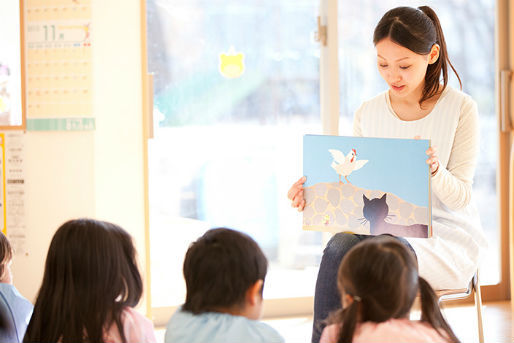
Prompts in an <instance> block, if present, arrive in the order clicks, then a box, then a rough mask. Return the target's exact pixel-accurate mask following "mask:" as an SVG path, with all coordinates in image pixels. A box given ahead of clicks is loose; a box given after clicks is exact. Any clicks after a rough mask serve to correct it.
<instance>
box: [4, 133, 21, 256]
mask: <svg viewBox="0 0 514 343" xmlns="http://www.w3.org/2000/svg"><path fill="white" fill-rule="evenodd" d="M24 146H25V144H24V135H23V133H22V132H21V131H20V132H17V131H8V132H1V133H0V159H1V160H0V174H1V177H0V188H1V189H0V225H1V227H2V232H3V233H4V234H6V235H7V237H8V238H9V241H10V242H11V245H12V246H13V248H14V251H15V252H16V254H24V253H26V238H27V226H26V217H25V168H24V160H25V151H24V150H25V147H24Z"/></svg>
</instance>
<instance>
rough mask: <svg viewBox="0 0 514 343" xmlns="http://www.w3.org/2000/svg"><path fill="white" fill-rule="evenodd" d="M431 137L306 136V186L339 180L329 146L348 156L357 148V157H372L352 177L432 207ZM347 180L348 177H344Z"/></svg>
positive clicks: (357, 183) (369, 186)
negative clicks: (427, 151)
mask: <svg viewBox="0 0 514 343" xmlns="http://www.w3.org/2000/svg"><path fill="white" fill-rule="evenodd" d="M429 146H430V142H429V141H428V140H421V139H420V140H416V139H396V138H369V137H346V136H321V135H305V136H304V138H303V175H305V176H306V177H307V181H306V182H305V184H304V186H305V187H309V186H312V185H314V184H316V183H319V182H338V181H339V175H338V174H337V173H336V171H335V170H334V169H333V168H332V167H331V166H330V165H331V164H332V161H333V158H332V155H331V154H330V152H329V151H328V149H337V150H340V151H341V152H342V153H343V154H344V155H345V156H346V155H347V154H348V153H349V152H350V150H351V149H355V150H356V151H357V160H368V163H366V164H365V165H364V166H363V167H362V168H361V169H359V170H356V171H354V172H352V174H350V176H348V180H350V182H351V183H352V184H353V185H355V186H357V187H361V188H365V189H369V190H381V191H384V192H388V193H393V194H395V195H397V196H398V197H400V198H402V199H404V200H406V201H409V202H411V203H413V204H415V205H418V206H424V207H428V203H429V193H428V192H429V169H428V165H427V164H426V162H425V161H426V159H427V158H428V156H427V155H426V153H425V151H426V150H427V149H428V148H429ZM343 181H344V182H346V181H345V180H344V177H343Z"/></svg>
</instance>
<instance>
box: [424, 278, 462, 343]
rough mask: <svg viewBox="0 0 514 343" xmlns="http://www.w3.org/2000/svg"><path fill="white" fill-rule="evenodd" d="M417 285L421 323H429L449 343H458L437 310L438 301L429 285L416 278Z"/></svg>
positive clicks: (438, 309)
mask: <svg viewBox="0 0 514 343" xmlns="http://www.w3.org/2000/svg"><path fill="white" fill-rule="evenodd" d="M418 284H419V293H420V298H421V321H424V322H427V323H429V324H430V325H431V326H432V327H433V328H434V329H436V330H438V332H439V333H441V331H442V332H443V333H444V334H446V335H447V338H448V339H449V340H450V342H452V343H458V342H459V339H458V338H457V336H455V334H454V333H453V331H452V329H451V328H450V325H448V323H447V322H446V320H445V319H444V317H443V314H442V313H441V310H440V308H439V301H438V299H437V296H436V294H435V292H434V290H433V289H432V287H431V286H430V284H429V283H428V282H427V281H426V280H425V279H423V278H422V277H419V278H418Z"/></svg>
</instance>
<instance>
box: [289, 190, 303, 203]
mask: <svg viewBox="0 0 514 343" xmlns="http://www.w3.org/2000/svg"><path fill="white" fill-rule="evenodd" d="M303 200H304V199H303V189H301V190H300V191H299V192H298V194H296V196H295V197H294V198H293V201H292V202H291V206H292V207H298V206H300V204H301V203H302V201H303Z"/></svg>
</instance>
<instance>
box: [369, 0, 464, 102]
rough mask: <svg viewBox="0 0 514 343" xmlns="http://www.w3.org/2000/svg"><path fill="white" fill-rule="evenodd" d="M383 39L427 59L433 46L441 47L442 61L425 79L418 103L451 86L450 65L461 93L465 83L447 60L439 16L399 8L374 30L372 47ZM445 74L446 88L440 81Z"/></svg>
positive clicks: (421, 9)
mask: <svg viewBox="0 0 514 343" xmlns="http://www.w3.org/2000/svg"><path fill="white" fill-rule="evenodd" d="M384 38H389V39H391V40H392V41H393V42H395V43H396V44H399V45H401V46H403V47H405V48H407V49H409V50H411V51H413V52H415V53H417V54H421V55H427V54H429V53H430V50H431V49H432V46H433V45H434V44H438V45H439V47H440V50H439V58H438V59H437V61H436V62H435V63H433V64H429V65H428V68H427V73H426V75H425V86H424V88H423V92H422V95H421V99H420V100H419V104H420V106H421V105H422V103H423V102H424V101H426V100H428V99H430V98H432V97H433V96H434V95H436V94H438V93H439V92H442V91H443V90H444V89H445V88H446V85H447V84H448V65H449V66H450V67H451V68H452V70H453V72H454V73H455V75H456V76H457V78H458V79H459V84H460V87H461V89H462V82H461V80H460V77H459V74H458V73H457V71H456V70H455V68H454V67H453V65H452V63H451V62H450V58H449V57H448V50H447V48H446V41H445V39H444V35H443V29H442V28H441V24H440V23H439V18H438V17H437V14H436V13H435V12H434V11H433V10H432V9H431V8H430V7H428V6H421V7H418V9H416V8H412V7H397V8H393V9H392V10H390V11H388V12H387V13H386V14H384V16H383V17H382V19H380V21H379V22H378V24H377V26H376V27H375V32H374V34H373V43H374V44H375V45H377V43H378V42H380V41H381V40H382V39H384ZM441 73H442V74H443V87H442V88H441V85H440V83H439V82H440V79H441ZM440 88H441V89H440Z"/></svg>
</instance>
